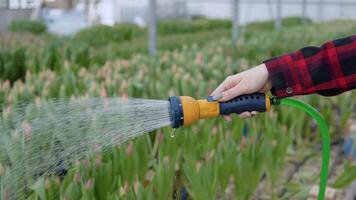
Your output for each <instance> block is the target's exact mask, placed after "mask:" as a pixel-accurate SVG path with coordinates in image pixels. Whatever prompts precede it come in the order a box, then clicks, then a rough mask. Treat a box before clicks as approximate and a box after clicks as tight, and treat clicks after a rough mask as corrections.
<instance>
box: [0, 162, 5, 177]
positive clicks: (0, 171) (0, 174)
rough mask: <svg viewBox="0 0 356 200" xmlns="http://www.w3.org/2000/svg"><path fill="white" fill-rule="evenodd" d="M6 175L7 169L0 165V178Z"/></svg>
mask: <svg viewBox="0 0 356 200" xmlns="http://www.w3.org/2000/svg"><path fill="white" fill-rule="evenodd" d="M4 173H5V168H4V167H3V166H2V164H1V163H0V177H1V176H2V175H3V174H4Z"/></svg>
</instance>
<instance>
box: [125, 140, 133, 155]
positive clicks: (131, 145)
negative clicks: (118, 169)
mask: <svg viewBox="0 0 356 200" xmlns="http://www.w3.org/2000/svg"><path fill="white" fill-rule="evenodd" d="M132 152H133V144H132V142H130V143H129V144H128V145H127V148H126V154H127V155H128V156H131V155H132Z"/></svg>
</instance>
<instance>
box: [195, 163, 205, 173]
mask: <svg viewBox="0 0 356 200" xmlns="http://www.w3.org/2000/svg"><path fill="white" fill-rule="evenodd" d="M202 166H203V163H202V162H201V161H197V163H196V164H195V171H196V172H197V173H198V172H199V171H200V169H201V167H202Z"/></svg>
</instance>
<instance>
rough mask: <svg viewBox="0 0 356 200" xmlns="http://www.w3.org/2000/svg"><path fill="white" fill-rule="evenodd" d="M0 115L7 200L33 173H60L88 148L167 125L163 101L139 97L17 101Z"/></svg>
mask: <svg viewBox="0 0 356 200" xmlns="http://www.w3.org/2000/svg"><path fill="white" fill-rule="evenodd" d="M10 113H11V114H10ZM4 115H5V117H3V118H2V119H1V121H0V130H1V134H0V162H1V165H2V166H3V167H4V168H5V175H3V176H2V177H3V178H2V180H1V184H2V188H5V192H7V194H6V196H8V197H10V198H11V199H13V198H17V197H18V195H20V196H21V195H23V194H24V193H26V192H28V191H27V190H28V188H29V186H30V185H32V184H33V183H34V182H35V181H36V180H37V179H38V178H39V177H42V176H49V175H63V174H65V172H66V170H67V169H68V168H69V167H70V165H71V163H72V162H73V160H76V159H81V158H83V157H85V156H86V155H87V154H88V153H89V152H95V151H99V150H100V151H106V150H110V149H112V147H113V146H115V145H120V144H122V143H123V142H125V141H127V140H130V139H133V138H135V137H137V136H140V135H142V134H144V133H147V132H150V131H153V130H155V129H158V128H161V127H164V126H168V125H170V123H171V122H170V116H169V103H168V101H161V100H145V99H126V100H123V99H120V98H105V99H101V98H90V99H81V100H68V99H62V100H53V101H47V102H41V103H36V104H35V103H34V104H28V105H17V106H14V107H12V111H11V112H10V111H9V110H7V111H5V113H4Z"/></svg>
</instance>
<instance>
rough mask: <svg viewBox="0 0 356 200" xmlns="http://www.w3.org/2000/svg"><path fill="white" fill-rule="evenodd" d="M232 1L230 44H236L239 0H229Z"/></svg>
mask: <svg viewBox="0 0 356 200" xmlns="http://www.w3.org/2000/svg"><path fill="white" fill-rule="evenodd" d="M231 1H232V2H231V3H232V44H233V45H236V42H237V40H238V37H239V12H240V11H239V4H240V0H231Z"/></svg>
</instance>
